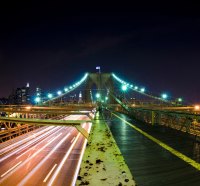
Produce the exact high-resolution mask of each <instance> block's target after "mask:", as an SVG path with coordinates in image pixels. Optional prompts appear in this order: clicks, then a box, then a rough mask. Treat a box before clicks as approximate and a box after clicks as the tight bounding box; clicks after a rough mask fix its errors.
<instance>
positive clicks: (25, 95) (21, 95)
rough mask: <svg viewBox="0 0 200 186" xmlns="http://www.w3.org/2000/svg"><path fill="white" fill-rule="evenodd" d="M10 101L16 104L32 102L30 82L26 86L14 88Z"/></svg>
mask: <svg viewBox="0 0 200 186" xmlns="http://www.w3.org/2000/svg"><path fill="white" fill-rule="evenodd" d="M9 103H10V104H16V105H26V104H30V87H29V83H27V85H26V86H24V87H21V88H17V89H16V90H13V92H12V94H11V95H10V96H9Z"/></svg>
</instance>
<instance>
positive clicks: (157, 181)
mask: <svg viewBox="0 0 200 186" xmlns="http://www.w3.org/2000/svg"><path fill="white" fill-rule="evenodd" d="M118 115H119V116H120V117H122V118H123V119H125V120H127V121H128V122H130V123H133V124H134V125H136V126H137V127H139V128H140V129H142V130H143V131H145V132H147V133H148V134H150V135H151V136H153V137H155V138H156V139H158V140H160V141H162V142H164V143H165V144H167V145H168V146H170V147H172V148H174V149H175V150H177V151H179V152H181V153H182V154H184V155H186V156H187V157H188V158H191V159H193V160H195V161H196V162H197V164H198V162H200V144H199V143H197V142H194V141H193V140H192V139H189V138H187V137H184V136H183V135H179V134H177V132H175V131H174V130H173V129H164V128H162V127H159V126H157V127H155V126H150V125H146V124H139V123H137V122H135V121H134V120H132V119H131V118H129V117H127V116H126V115H123V114H118ZM109 126H110V130H111V132H112V134H113V136H114V138H115V140H116V142H117V144H118V146H119V148H120V150H121V152H122V154H123V156H124V159H125V161H126V163H127V164H128V166H129V168H130V170H131V172H132V174H133V175H134V177H135V180H136V183H137V184H138V185H143V186H145V185H148V186H155V185H162V186H165V185H166V186H168V185H170V186H171V185H176V186H179V185H180V186H183V185H193V186H197V185H200V171H199V170H197V169H195V168H194V167H192V166H191V165H190V164H188V163H187V162H185V161H183V160H182V159H180V158H178V157H177V156H175V155H173V154H172V153H171V152H169V151H167V150H166V149H164V148H163V147H161V146H160V145H158V144H156V143H155V142H153V141H152V140H150V139H148V138H147V137H145V136H144V135H142V134H141V133H139V132H138V131H136V130H134V129H133V128H132V127H130V126H129V125H127V124H125V122H123V121H121V120H120V119H118V118H116V117H112V120H111V121H110V123H109Z"/></svg>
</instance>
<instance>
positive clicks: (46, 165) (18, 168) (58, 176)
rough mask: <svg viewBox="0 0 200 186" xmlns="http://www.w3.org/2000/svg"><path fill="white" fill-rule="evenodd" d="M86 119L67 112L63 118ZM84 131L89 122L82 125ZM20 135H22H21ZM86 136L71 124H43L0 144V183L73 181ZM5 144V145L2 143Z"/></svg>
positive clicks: (89, 125) (42, 183) (3, 184)
mask: <svg viewBox="0 0 200 186" xmlns="http://www.w3.org/2000/svg"><path fill="white" fill-rule="evenodd" d="M84 119H88V117H87V116H83V115H70V116H67V117H65V118H64V120H84ZM82 127H83V128H85V129H86V130H87V131H88V132H89V131H90V129H91V123H89V122H88V123H84V124H83V125H82ZM23 136H24V137H23ZM86 143H87V140H86V139H85V138H84V137H83V136H82V135H81V134H80V133H79V132H78V131H77V130H76V129H75V128H74V127H63V126H56V127H55V126H48V127H47V126H45V127H42V128H39V129H37V130H35V131H33V132H31V135H30V134H28V135H22V136H20V137H19V139H17V138H15V139H14V140H13V143H12V144H11V143H2V144H1V145H0V185H2V186H15V185H19V186H22V185H30V186H32V185H34V186H38V185H42V186H43V185H48V186H50V185H55V186H56V185H58V186H60V185H63V186H65V185H66V186H68V185H73V184H74V183H75V181H76V177H77V174H78V171H79V167H80V163H81V159H82V155H83V152H84V149H85V146H86ZM5 144H8V145H5Z"/></svg>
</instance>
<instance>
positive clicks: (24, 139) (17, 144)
mask: <svg viewBox="0 0 200 186" xmlns="http://www.w3.org/2000/svg"><path fill="white" fill-rule="evenodd" d="M52 128H54V127H53V126H50V127H46V128H41V129H40V130H37V131H36V132H32V133H31V135H28V136H27V135H25V136H24V137H20V139H17V138H15V141H13V142H12V143H11V144H9V145H7V146H3V147H1V148H0V157H1V156H2V155H4V154H6V153H10V152H11V151H14V150H15V149H17V148H19V147H21V146H22V145H25V144H27V143H28V142H30V140H33V139H34V138H36V137H38V136H39V135H42V134H44V133H45V132H48V131H49V130H51V129H52ZM5 143H6V142H5Z"/></svg>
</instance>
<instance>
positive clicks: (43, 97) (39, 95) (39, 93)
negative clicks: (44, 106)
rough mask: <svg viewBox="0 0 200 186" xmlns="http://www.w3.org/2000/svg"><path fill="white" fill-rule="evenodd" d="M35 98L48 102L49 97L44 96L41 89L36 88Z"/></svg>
mask: <svg viewBox="0 0 200 186" xmlns="http://www.w3.org/2000/svg"><path fill="white" fill-rule="evenodd" d="M35 97H37V98H40V102H43V101H46V99H47V97H46V96H45V95H44V92H43V91H42V89H41V88H40V87H37V88H36V93H35Z"/></svg>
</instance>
